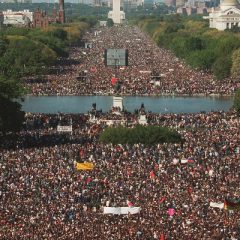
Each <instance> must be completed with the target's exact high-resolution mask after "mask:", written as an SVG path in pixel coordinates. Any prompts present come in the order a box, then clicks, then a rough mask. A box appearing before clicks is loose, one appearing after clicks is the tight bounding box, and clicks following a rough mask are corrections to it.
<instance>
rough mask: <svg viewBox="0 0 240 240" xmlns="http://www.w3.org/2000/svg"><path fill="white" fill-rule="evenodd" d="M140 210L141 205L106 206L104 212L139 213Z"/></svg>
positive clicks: (119, 213)
mask: <svg viewBox="0 0 240 240" xmlns="http://www.w3.org/2000/svg"><path fill="white" fill-rule="evenodd" d="M139 212H140V207H104V208H103V214H118V215H122V214H137V213H139Z"/></svg>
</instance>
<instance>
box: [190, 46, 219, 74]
mask: <svg viewBox="0 0 240 240" xmlns="http://www.w3.org/2000/svg"><path fill="white" fill-rule="evenodd" d="M215 59H216V56H215V53H214V51H212V50H210V49H206V50H202V51H200V50H197V51H193V52H191V53H190V55H189V56H187V58H186V61H187V63H188V64H189V65H190V66H192V67H193V68H198V69H203V70H208V69H211V67H212V64H213V63H214V61H215Z"/></svg>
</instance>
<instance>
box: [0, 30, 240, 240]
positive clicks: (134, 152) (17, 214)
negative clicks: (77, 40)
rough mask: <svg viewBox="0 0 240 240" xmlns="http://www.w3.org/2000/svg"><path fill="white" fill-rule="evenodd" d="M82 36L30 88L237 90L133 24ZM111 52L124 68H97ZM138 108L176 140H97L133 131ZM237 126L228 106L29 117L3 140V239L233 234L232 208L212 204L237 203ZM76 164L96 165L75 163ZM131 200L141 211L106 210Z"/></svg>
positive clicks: (239, 231)
mask: <svg viewBox="0 0 240 240" xmlns="http://www.w3.org/2000/svg"><path fill="white" fill-rule="evenodd" d="M84 41H85V42H89V43H91V44H90V45H89V46H90V47H87V48H83V47H72V48H71V53H70V57H69V59H61V64H60V65H59V66H56V68H55V69H53V70H57V71H58V73H57V74H55V73H53V74H49V75H47V76H45V79H32V80H28V81H26V87H28V88H30V89H31V90H32V92H31V93H32V94H34V95H45V94H46V95H84V94H99V95H104V94H113V92H114V88H113V86H112V84H111V83H112V82H111V79H112V78H113V77H115V78H117V79H119V80H120V81H121V85H120V86H119V87H120V90H119V91H120V92H121V93H122V94H129V95H147V94H148V95H151V94H154V95H157V94H188V95H193V94H222V95H231V94H233V92H234V91H235V89H236V88H237V87H239V85H238V84H239V79H231V78H229V79H225V80H223V81H221V82H218V81H215V80H214V79H213V76H212V75H211V74H209V73H206V72H202V71H196V70H193V69H190V68H188V67H187V66H186V65H185V64H184V63H183V62H182V61H181V60H179V59H177V58H176V57H174V56H173V55H172V54H171V53H170V52H169V51H167V50H164V49H161V48H158V47H157V46H156V45H155V44H154V43H153V42H152V40H151V39H150V38H149V37H148V36H147V35H145V34H144V33H142V32H141V31H140V30H139V29H138V28H137V27H129V26H123V27H111V28H101V29H94V30H92V31H89V32H87V33H86V34H85V36H84ZM109 48H124V49H128V51H129V66H126V67H117V68H114V67H109V66H105V64H104V50H105V49H109ZM153 76H154V77H153ZM141 114H146V119H147V122H148V124H149V125H159V126H166V127H169V128H174V129H176V130H177V131H178V132H179V134H180V135H181V137H182V139H183V141H182V142H181V143H175V144H174V143H161V144H160V143H158V144H155V145H152V146H146V145H143V144H140V143H138V144H134V145H129V144H118V145H112V144H110V143H108V144H105V143H102V142H100V141H99V136H100V134H101V132H102V131H104V129H105V128H106V127H107V126H109V125H112V124H113V125H118V124H123V125H125V126H127V127H133V126H134V125H136V124H137V123H138V121H139V115H141ZM59 126H66V128H59ZM239 126H240V120H239V116H237V114H236V112H234V111H229V112H223V111H220V112H209V113H197V114H183V113H182V114H173V113H166V114H155V113H151V112H146V111H145V108H144V106H143V105H142V106H141V108H140V109H139V110H136V111H135V112H134V113H129V112H120V111H119V109H116V108H113V109H112V110H111V111H109V112H107V113H103V112H102V111H97V110H96V105H94V104H93V108H92V109H91V111H90V112H89V113H86V114H62V113H59V114H32V113H26V116H25V122H24V124H23V127H22V130H21V131H20V132H18V133H16V134H13V133H12V134H11V133H9V134H6V135H5V136H4V137H3V136H1V135H0V201H1V204H0V239H6V240H9V239H82V240H93V239H96V240H99V239H106V240H117V239H118V240H135V239H143V240H154V239H156V240H170V239H172V240H176V239H179V240H200V239H201V240H210V239H211V240H212V239H213V240H238V239H240V211H237V210H236V209H233V210H226V209H223V208H222V207H221V208H220V207H213V205H210V204H211V203H214V205H215V206H219V205H218V204H220V203H223V202H224V201H225V199H231V200H232V201H234V200H239V199H240V188H239V182H240V167H239V166H240V128H239ZM69 127H71V128H69ZM62 129H65V130H64V131H69V132H63V130H62ZM77 162H91V163H93V165H94V167H93V169H92V170H77V168H76V163H77ZM128 206H129V207H132V208H134V207H140V212H139V213H136V214H130V213H129V214H123V215H121V214H120V215H112V214H104V207H128Z"/></svg>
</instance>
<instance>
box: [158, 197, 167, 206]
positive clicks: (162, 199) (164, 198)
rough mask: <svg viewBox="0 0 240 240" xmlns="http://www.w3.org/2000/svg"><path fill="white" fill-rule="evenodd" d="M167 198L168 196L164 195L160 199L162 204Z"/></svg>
mask: <svg viewBox="0 0 240 240" xmlns="http://www.w3.org/2000/svg"><path fill="white" fill-rule="evenodd" d="M165 200H166V196H163V197H162V198H160V199H159V204H162V203H163V202H164V201H165Z"/></svg>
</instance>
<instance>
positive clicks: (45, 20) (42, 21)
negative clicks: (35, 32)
mask: <svg viewBox="0 0 240 240" xmlns="http://www.w3.org/2000/svg"><path fill="white" fill-rule="evenodd" d="M51 23H65V10H64V0H59V11H57V10H56V9H55V8H54V9H53V13H52V16H48V14H47V13H46V12H45V11H42V10H40V9H37V10H36V11H34V13H33V27H38V28H46V27H48V25H49V24H51Z"/></svg>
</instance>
